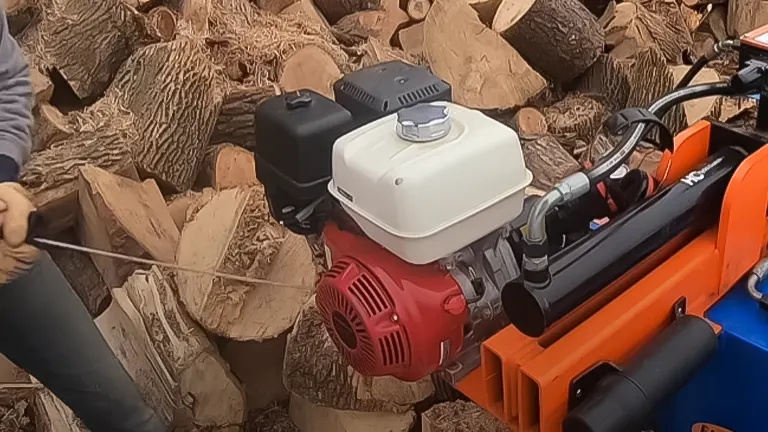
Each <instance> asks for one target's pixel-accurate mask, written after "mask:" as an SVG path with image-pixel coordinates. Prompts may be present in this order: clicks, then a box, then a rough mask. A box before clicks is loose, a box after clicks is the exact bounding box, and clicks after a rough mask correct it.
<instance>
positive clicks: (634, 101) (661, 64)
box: [622, 3, 687, 137]
mask: <svg viewBox="0 0 768 432" xmlns="http://www.w3.org/2000/svg"><path fill="white" fill-rule="evenodd" d="M622 4H623V3H622ZM630 82H631V83H632V85H631V87H632V90H631V91H630V93H629V99H628V100H627V106H629V107H648V106H649V105H650V104H651V103H653V101H655V100H656V99H658V98H660V97H661V96H663V95H665V94H667V93H668V92H670V91H672V89H673V88H674V86H675V85H676V84H677V82H676V81H675V77H674V75H673V74H672V71H671V70H670V69H669V67H668V66H667V62H666V61H665V59H664V55H663V54H662V53H661V52H660V51H659V50H658V49H657V48H656V47H649V48H646V49H644V50H642V51H640V52H638V53H637V56H636V59H635V63H634V64H633V66H632V73H631V75H630ZM662 120H663V121H664V123H665V124H666V125H667V127H668V128H669V131H670V132H672V135H675V134H677V133H678V132H680V131H682V130H683V129H685V128H686V126H687V124H686V120H685V113H684V111H683V107H681V106H679V105H677V106H675V107H673V108H672V109H670V110H669V112H668V113H667V114H666V115H665V116H664V118H662ZM650 136H651V137H653V136H655V135H650Z"/></svg>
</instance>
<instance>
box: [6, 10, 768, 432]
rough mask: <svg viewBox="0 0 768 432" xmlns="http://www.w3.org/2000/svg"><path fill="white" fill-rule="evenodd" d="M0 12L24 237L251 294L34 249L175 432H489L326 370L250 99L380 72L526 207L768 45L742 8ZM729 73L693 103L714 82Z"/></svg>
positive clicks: (734, 103)
mask: <svg viewBox="0 0 768 432" xmlns="http://www.w3.org/2000/svg"><path fill="white" fill-rule="evenodd" d="M6 10H7V13H8V18H9V25H10V29H11V32H12V34H13V35H14V36H15V37H16V38H17V40H18V41H19V44H20V46H21V47H22V50H23V52H24V54H25V55H26V57H27V59H28V60H29V62H30V64H31V66H32V67H31V75H32V84H33V89H34V92H35V105H34V108H33V113H34V117H35V125H34V128H33V131H32V141H33V143H32V144H33V150H34V151H33V155H32V157H31V159H30V161H29V163H28V164H27V165H26V167H25V169H24V171H23V173H22V180H21V181H22V183H23V184H24V186H26V187H27V188H28V189H29V190H30V191H31V192H32V193H33V194H34V196H35V203H36V205H37V206H38V208H39V210H40V211H41V212H42V213H43V214H44V216H45V219H46V220H47V221H48V222H49V223H48V224H47V225H46V227H45V228H46V232H45V233H44V234H45V235H47V236H49V237H53V238H56V239H60V240H63V241H67V242H73V243H79V244H81V245H84V246H89V247H93V248H98V249H102V250H105V251H109V252H115V253H121V254H127V255H131V256H136V257H143V258H151V259H154V260H158V261H162V262H167V263H176V264H179V265H182V266H187V267H195V268H198V269H200V270H206V271H209V272H214V271H218V272H225V273H232V274H235V275H238V276H241V277H246V278H251V279H257V280H260V281H262V282H259V283H253V282H250V283H248V282H243V281H240V280H232V279H226V278H222V277H218V276H213V275H210V274H202V275H201V274H197V273H191V272H186V271H180V270H173V269H170V268H166V267H157V266H146V265H137V264H134V263H130V262H125V261H120V260H116V259H113V258H105V257H100V256H87V255H83V254H80V253H76V252H72V251H66V250H60V249H51V250H50V253H51V255H52V257H53V258H54V260H55V261H56V262H57V264H58V265H59V266H60V268H61V269H62V271H63V273H64V274H65V276H66V277H67V278H68V279H69V280H70V282H71V283H72V285H73V287H74V288H75V290H76V291H77V293H78V294H79V295H80V297H81V298H82V300H83V302H84V303H85V305H86V307H87V308H88V310H89V311H90V312H91V314H92V315H93V316H94V319H95V322H96V324H97V325H98V326H99V328H100V329H101V330H102V333H103V334H104V336H105V339H106V340H107V342H108V343H109V344H110V346H112V347H113V348H114V350H115V352H116V353H117V354H118V357H119V358H120V361H121V362H122V363H123V364H124V366H125V367H126V369H127V370H128V371H129V373H130V374H131V375H132V376H133V377H134V379H135V380H136V382H137V383H138V385H139V387H140V388H141V391H142V394H143V395H144V396H145V398H146V399H147V401H148V402H149V403H151V404H152V405H153V407H154V408H155V409H156V410H157V411H158V413H159V414H160V415H161V416H163V417H164V418H165V419H166V420H168V421H169V422H173V424H174V426H177V427H179V428H181V429H179V430H206V431H227V432H234V431H237V430H273V431H275V430H277V431H289V430H290V431H302V432H312V431H360V430H367V431H371V432H378V431H395V432H399V431H410V430H414V428H415V427H417V426H418V425H421V428H422V430H424V431H429V432H438V431H439V432H455V431H465V430H466V431H470V430H488V431H493V430H499V431H501V430H505V429H504V427H503V426H502V425H501V424H500V423H499V422H498V421H496V420H494V419H493V418H492V417H491V416H490V415H489V414H487V413H485V412H484V411H482V410H481V409H480V408H479V407H478V406H476V405H474V404H472V403H468V402H462V401H454V402H446V403H442V404H437V405H435V402H436V401H437V400H438V399H437V398H436V396H435V386H434V384H433V381H432V380H431V379H430V378H426V379H424V380H421V381H419V382H412V383H410V382H402V381H398V380H396V379H394V378H387V377H378V378H370V377H363V376H361V375H359V374H358V373H356V372H355V371H354V370H353V369H352V368H351V367H350V366H349V365H348V364H347V363H346V362H345V361H344V359H343V358H342V356H341V355H340V354H339V352H338V351H337V350H336V349H335V347H334V346H333V344H332V343H331V341H330V339H329V337H328V335H327V334H326V333H325V331H324V330H323V327H322V325H321V322H320V317H319V314H318V311H317V308H316V306H315V303H314V296H313V293H314V284H315V282H316V280H317V279H318V276H319V274H320V273H321V272H322V269H323V267H324V266H325V264H326V263H325V262H323V261H322V257H323V246H322V244H315V243H312V244H309V243H308V242H307V240H305V239H303V238H301V237H298V236H295V235H293V234H291V233H289V232H288V231H287V230H286V229H284V228H283V227H282V226H280V225H279V224H277V223H276V222H275V221H273V220H272V219H271V218H270V216H269V213H268V209H267V204H266V201H265V196H264V189H263V186H262V185H261V184H260V183H259V182H258V180H257V178H256V172H255V170H256V167H255V162H254V158H253V155H252V154H251V153H250V152H248V151H247V150H244V149H243V148H242V147H252V146H253V145H254V133H253V130H254V112H255V110H256V107H257V106H258V105H259V104H260V103H261V102H262V101H263V100H265V99H267V98H269V97H271V96H273V95H275V94H279V93H283V92H288V91H293V90H297V89H302V88H310V89H313V90H315V91H317V92H319V93H322V94H324V95H326V96H328V97H332V96H333V89H332V84H333V83H334V82H335V81H336V80H337V79H338V78H339V77H341V76H342V75H343V74H345V73H349V72H351V71H355V70H359V69H360V68H363V67H367V66H371V65H374V64H377V63H380V62H384V61H390V60H401V61H405V62H408V63H412V64H415V65H419V66H424V67H427V68H429V69H430V70H431V71H432V72H433V73H435V74H436V75H438V76H439V77H441V78H442V79H443V80H445V81H447V82H449V83H450V84H451V85H452V86H453V95H454V100H455V102H457V103H460V104H463V105H466V106H469V107H471V108H476V109H479V110H483V112H485V113H487V114H488V115H490V116H493V117H494V118H496V119H497V120H499V121H501V122H503V123H505V124H507V125H509V126H510V127H512V128H513V129H515V130H516V131H517V132H518V135H519V136H520V140H521V143H522V146H523V152H524V156H525V159H526V162H527V164H528V166H529V168H530V169H531V170H532V171H533V173H534V182H533V185H532V186H533V187H532V188H530V189H531V193H537V194H540V193H541V190H546V189H548V188H549V187H551V186H552V185H554V184H555V183H557V182H558V181H559V180H561V179H562V178H563V177H564V176H566V175H568V174H571V173H573V172H575V171H577V170H580V169H582V168H583V167H584V166H585V164H586V163H594V162H595V161H596V160H597V159H599V158H600V157H601V156H602V155H604V154H605V153H606V152H607V151H609V150H610V149H611V148H612V146H613V145H614V141H615V137H613V136H610V135H609V134H608V133H607V132H606V131H604V130H603V128H602V124H603V122H604V121H605V120H606V118H608V117H609V116H610V115H612V114H613V113H615V112H617V111H619V110H621V109H624V108H627V107H646V106H647V105H648V104H649V103H650V102H651V101H652V100H654V99H656V98H658V97H659V96H661V95H663V94H665V93H667V92H669V91H670V90H671V89H672V88H673V87H674V86H675V85H676V84H677V82H678V81H679V80H680V79H681V77H682V76H683V75H684V74H685V73H686V72H687V70H688V69H689V68H690V65H691V63H692V61H691V60H692V58H696V57H698V56H699V55H701V54H702V53H704V52H705V51H706V50H709V49H711V47H712V45H713V44H714V43H716V42H718V41H721V40H723V39H725V38H728V37H733V36H737V35H739V34H742V33H744V32H746V31H749V30H751V29H753V28H756V27H758V26H760V25H763V24H768V7H766V6H765V5H764V4H763V2H760V1H757V0H682V2H680V1H676V0H623V1H614V0H151V1H149V0H10V1H6ZM733 61H734V58H733V57H726V58H725V59H724V60H722V61H718V62H713V63H712V64H711V66H712V67H711V68H705V69H704V70H703V71H702V72H701V73H700V74H699V75H698V76H697V78H696V80H695V81H694V82H708V81H717V80H720V79H721V78H723V75H721V74H723V73H724V71H727V70H733V67H734V63H733ZM729 62H730V63H729ZM753 106H754V104H753V103H752V102H751V101H750V100H742V99H737V98H724V97H711V98H708V99H703V100H697V101H691V102H688V103H686V104H684V105H683V106H680V107H676V108H674V109H672V110H670V111H669V113H668V114H667V115H666V117H665V118H664V120H665V121H666V123H667V124H668V125H669V127H670V129H671V130H672V132H673V133H677V132H679V131H681V130H683V129H684V128H685V127H687V126H689V125H691V124H693V123H694V122H696V121H698V120H699V119H702V118H707V117H714V118H718V119H720V120H723V121H730V120H733V119H736V118H737V117H738V116H739V115H740V114H741V113H743V112H744V111H745V110H747V109H751V108H752V107H753ZM659 155H660V154H659V152H658V151H656V150H654V149H653V148H642V149H639V150H638V151H637V152H636V153H635V154H634V155H632V159H631V165H632V166H633V167H641V168H642V169H645V170H648V171H653V170H654V169H655V165H656V164H657V163H658V161H659ZM22 375H23V374H22ZM2 379H3V382H4V383H5V384H0V396H1V397H0V411H2V412H4V413H6V414H3V418H4V419H9V420H7V421H8V422H16V423H8V425H10V426H8V427H10V428H11V429H9V430H28V429H29V428H30V427H32V426H31V425H37V427H38V429H37V430H56V431H65V430H75V431H80V430H82V427H81V426H80V425H79V423H78V421H77V419H75V418H74V416H73V415H72V413H71V412H70V411H68V409H67V408H66V407H64V406H63V405H62V404H61V402H60V401H58V400H57V399H56V398H55V397H54V396H53V395H52V394H50V392H48V391H47V390H45V389H44V388H43V387H42V386H41V385H39V384H37V383H35V382H33V381H32V380H30V379H29V377H26V376H25V377H24V378H23V379H22V380H20V381H19V380H16V381H10V380H9V379H6V378H5V377H2ZM6 396H7V397H6ZM430 407H431V408H430ZM9 412H10V413H12V414H13V413H16V414H13V415H11V414H7V413H9ZM30 413H33V414H34V415H30ZM17 414H18V415H17ZM4 421H5V420H4ZM4 426H5V425H4V424H3V423H2V422H0V430H5V429H3V428H2V427H4ZM267 426H269V427H270V428H271V427H274V428H276V429H274V428H272V429H268V428H267ZM29 430H34V429H29Z"/></svg>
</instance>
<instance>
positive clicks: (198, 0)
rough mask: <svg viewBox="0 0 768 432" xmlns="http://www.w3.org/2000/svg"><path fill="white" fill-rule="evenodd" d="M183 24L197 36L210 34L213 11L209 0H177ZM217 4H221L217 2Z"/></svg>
mask: <svg viewBox="0 0 768 432" xmlns="http://www.w3.org/2000/svg"><path fill="white" fill-rule="evenodd" d="M178 2H180V3H181V5H180V7H179V9H180V11H181V18H182V21H183V23H184V25H185V26H187V28H188V29H189V31H191V32H192V33H193V34H195V35H196V36H198V37H206V36H209V35H210V26H209V24H210V20H211V14H212V12H213V4H212V3H211V0H178ZM218 6H223V5H221V4H219V5H218Z"/></svg>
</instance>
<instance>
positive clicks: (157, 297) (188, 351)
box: [122, 267, 245, 428]
mask: <svg viewBox="0 0 768 432" xmlns="http://www.w3.org/2000/svg"><path fill="white" fill-rule="evenodd" d="M171 283H172V282H171V279H170V277H169V275H167V274H165V273H163V272H162V271H160V270H159V269H158V268H157V267H153V268H152V269H150V270H148V271H137V272H136V273H134V274H133V275H132V276H131V277H129V278H128V281H127V282H126V284H125V286H124V287H123V288H122V290H123V291H125V293H126V295H127V297H128V299H130V303H131V304H132V305H133V306H134V307H135V309H136V311H137V313H138V315H139V317H140V319H141V322H140V324H141V325H142V326H143V327H144V328H146V332H147V334H148V336H149V342H150V343H151V345H152V347H153V348H154V350H155V352H156V353H157V356H158V359H159V361H160V362H161V363H162V365H163V367H164V368H165V369H166V370H167V371H168V372H169V374H170V375H171V377H172V378H173V384H174V386H176V387H177V388H178V394H179V396H180V399H179V400H177V401H176V402H177V403H176V405H177V406H181V405H183V406H185V407H186V408H188V409H189V410H190V411H191V413H192V422H193V424H194V426H196V427H200V428H206V427H209V428H210V427H227V426H233V425H239V424H241V423H242V422H243V420H244V418H245V399H244V391H243V389H242V388H241V386H240V384H239V383H238V381H237V379H236V378H235V377H234V376H233V375H232V373H231V371H230V370H229V367H228V366H227V364H226V363H225V362H224V361H223V360H222V359H221V357H220V356H219V355H218V353H217V351H216V348H215V347H214V346H213V345H212V344H211V342H210V341H209V339H208V337H207V335H206V334H205V332H204V331H203V330H202V329H201V328H200V327H199V326H198V325H197V324H196V323H195V322H194V321H192V319H191V318H190V317H189V315H187V313H186V311H184V310H183V308H182V307H181V306H180V305H179V303H178V299H177V296H176V291H175V290H174V288H173V287H172V285H171Z"/></svg>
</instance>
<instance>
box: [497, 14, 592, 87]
mask: <svg viewBox="0 0 768 432" xmlns="http://www.w3.org/2000/svg"><path fill="white" fill-rule="evenodd" d="M528 4H530V6H528V7H527V8H526V6H527V5H528ZM493 29H494V30H496V31H497V32H499V33H500V34H501V35H502V36H503V37H504V39H506V40H507V41H508V42H509V43H510V44H511V45H512V46H513V47H515V49H516V50H518V52H520V55H522V56H523V58H524V59H525V60H526V61H527V62H528V63H529V64H530V65H531V66H532V67H533V68H534V69H536V70H537V71H539V72H540V73H541V74H542V75H544V76H545V77H547V78H549V79H550V80H552V81H554V82H556V83H569V82H571V81H573V80H574V79H575V78H576V77H577V76H579V75H581V74H582V73H583V72H584V71H585V70H587V68H588V67H589V66H591V65H592V63H594V62H595V60H596V59H597V57H598V56H599V55H600V54H601V53H602V52H603V45H604V38H603V29H602V27H600V26H599V25H598V24H597V20H596V19H595V16H594V15H592V13H590V12H589V10H587V8H586V7H584V5H583V4H581V3H579V2H578V1H577V0H561V1H556V0H526V1H525V2H520V1H519V0H504V1H502V3H501V5H500V6H499V10H498V11H497V12H496V16H495V17H494V19H493ZM542 35H546V37H542Z"/></svg>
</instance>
